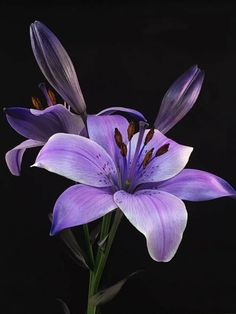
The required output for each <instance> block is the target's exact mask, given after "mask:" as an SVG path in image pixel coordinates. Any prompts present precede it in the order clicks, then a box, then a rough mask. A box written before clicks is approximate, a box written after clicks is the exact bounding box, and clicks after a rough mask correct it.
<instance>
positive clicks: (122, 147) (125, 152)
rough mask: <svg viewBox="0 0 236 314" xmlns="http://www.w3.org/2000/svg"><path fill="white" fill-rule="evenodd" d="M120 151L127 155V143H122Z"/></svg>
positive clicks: (124, 155)
mask: <svg viewBox="0 0 236 314" xmlns="http://www.w3.org/2000/svg"><path fill="white" fill-rule="evenodd" d="M120 153H121V155H122V156H123V157H126V156H127V146H126V145H125V143H122V144H121V147H120Z"/></svg>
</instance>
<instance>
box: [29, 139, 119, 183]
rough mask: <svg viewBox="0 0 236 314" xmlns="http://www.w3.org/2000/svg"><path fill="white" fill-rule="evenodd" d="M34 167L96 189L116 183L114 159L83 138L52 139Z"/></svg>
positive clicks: (41, 152) (40, 153)
mask: <svg viewBox="0 0 236 314" xmlns="http://www.w3.org/2000/svg"><path fill="white" fill-rule="evenodd" d="M33 166H36V167H40V168H44V169H46V170H48V171H51V172H54V173H57V174H59V175H62V176H64V177H66V178H68V179H71V180H73V181H76V182H80V183H84V184H87V185H91V186H95V187H106V186H112V185H113V184H114V183H115V182H116V168H115V165H114V163H113V160H112V159H111V157H110V156H109V155H108V154H107V152H106V151H105V150H104V149H103V148H102V147H101V146H100V145H98V144H97V143H95V142H94V141H92V140H90V139H88V138H85V137H82V136H80V135H72V134H62V133H58V134H55V135H53V136H52V137H50V139H49V140H48V142H47V143H46V144H45V145H44V147H43V148H42V149H41V151H40V152H39V154H38V156H37V159H36V162H35V164H34V165H33Z"/></svg>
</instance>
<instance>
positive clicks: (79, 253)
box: [60, 229, 89, 269]
mask: <svg viewBox="0 0 236 314" xmlns="http://www.w3.org/2000/svg"><path fill="white" fill-rule="evenodd" d="M60 237H61V239H62V240H63V242H64V243H65V244H66V246H67V247H68V248H69V249H70V251H71V252H72V253H73V256H74V257H75V258H76V260H77V261H78V262H79V264H80V265H81V266H84V267H85V268H87V269H89V266H88V264H87V262H86V260H87V257H86V254H85V253H84V251H83V250H82V249H81V247H80V246H79V244H78V242H77V241H76V238H75V236H74V235H73V233H72V231H71V230H70V229H64V230H62V231H61V232H60Z"/></svg>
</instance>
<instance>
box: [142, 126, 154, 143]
mask: <svg viewBox="0 0 236 314" xmlns="http://www.w3.org/2000/svg"><path fill="white" fill-rule="evenodd" d="M154 132H155V129H154V127H152V128H151V129H150V130H149V131H148V133H147V135H146V137H145V140H144V145H147V143H149V142H150V141H151V139H152V138H153V135H154Z"/></svg>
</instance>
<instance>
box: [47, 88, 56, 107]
mask: <svg viewBox="0 0 236 314" xmlns="http://www.w3.org/2000/svg"><path fill="white" fill-rule="evenodd" d="M48 97H49V98H50V100H51V102H52V103H53V105H55V104H56V103H57V99H56V95H55V94H54V93H53V91H52V90H51V89H48Z"/></svg>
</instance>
